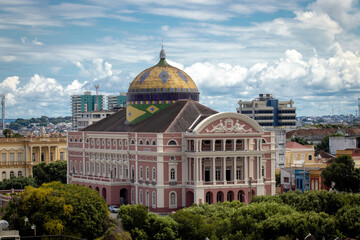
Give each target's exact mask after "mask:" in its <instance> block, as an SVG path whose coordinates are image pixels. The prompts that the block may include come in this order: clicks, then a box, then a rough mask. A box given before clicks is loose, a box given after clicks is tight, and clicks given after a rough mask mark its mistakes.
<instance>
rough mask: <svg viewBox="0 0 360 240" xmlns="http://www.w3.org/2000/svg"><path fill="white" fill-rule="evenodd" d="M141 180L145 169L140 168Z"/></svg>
mask: <svg viewBox="0 0 360 240" xmlns="http://www.w3.org/2000/svg"><path fill="white" fill-rule="evenodd" d="M140 179H143V168H142V167H140Z"/></svg>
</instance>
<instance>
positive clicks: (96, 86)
mask: <svg viewBox="0 0 360 240" xmlns="http://www.w3.org/2000/svg"><path fill="white" fill-rule="evenodd" d="M95 89H96V95H95V106H94V110H95V111H98V110H99V106H98V105H99V104H98V97H97V96H98V95H99V84H95Z"/></svg>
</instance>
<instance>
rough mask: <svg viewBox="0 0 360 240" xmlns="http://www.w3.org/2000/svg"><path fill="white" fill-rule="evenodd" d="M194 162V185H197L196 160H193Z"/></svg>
mask: <svg viewBox="0 0 360 240" xmlns="http://www.w3.org/2000/svg"><path fill="white" fill-rule="evenodd" d="M193 160H194V163H193V172H194V174H193V182H194V185H195V181H196V180H195V179H196V158H193Z"/></svg>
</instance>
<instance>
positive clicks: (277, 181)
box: [275, 172, 281, 187]
mask: <svg viewBox="0 0 360 240" xmlns="http://www.w3.org/2000/svg"><path fill="white" fill-rule="evenodd" d="M275 181H276V186H277V187H280V185H281V174H280V173H279V172H275Z"/></svg>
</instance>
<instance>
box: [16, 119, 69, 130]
mask: <svg viewBox="0 0 360 240" xmlns="http://www.w3.org/2000/svg"><path fill="white" fill-rule="evenodd" d="M61 122H66V123H67V122H71V117H57V118H51V117H46V116H42V117H40V118H31V119H22V118H18V119H16V120H15V121H14V122H11V123H10V125H9V128H10V129H13V130H20V129H21V128H23V127H29V126H30V124H37V125H39V126H47V125H48V124H50V123H51V124H58V123H61Z"/></svg>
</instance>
